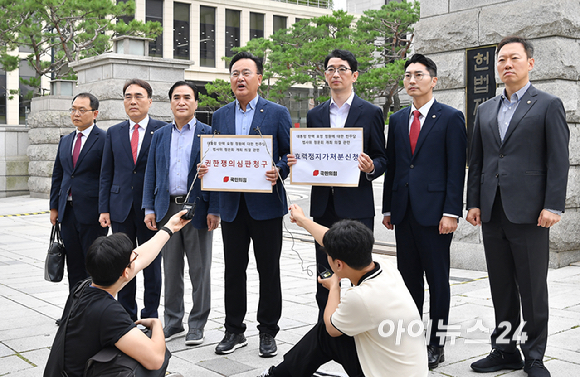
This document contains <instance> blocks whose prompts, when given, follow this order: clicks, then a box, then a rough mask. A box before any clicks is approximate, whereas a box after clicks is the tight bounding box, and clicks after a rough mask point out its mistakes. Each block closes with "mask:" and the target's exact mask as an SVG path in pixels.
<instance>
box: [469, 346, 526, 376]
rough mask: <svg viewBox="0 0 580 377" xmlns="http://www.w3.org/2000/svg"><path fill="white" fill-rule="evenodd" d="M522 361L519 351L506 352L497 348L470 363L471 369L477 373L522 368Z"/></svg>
mask: <svg viewBox="0 0 580 377" xmlns="http://www.w3.org/2000/svg"><path fill="white" fill-rule="evenodd" d="M523 366H524V362H523V361H522V356H521V354H520V351H519V350H518V349H517V348H516V352H513V353H507V352H502V351H500V350H498V349H493V350H491V353H490V354H489V355H487V356H486V357H484V358H483V359H481V360H478V361H476V362H474V363H472V364H471V369H473V370H474V371H476V372H479V373H488V372H497V371H498V370H502V369H522V367H523Z"/></svg>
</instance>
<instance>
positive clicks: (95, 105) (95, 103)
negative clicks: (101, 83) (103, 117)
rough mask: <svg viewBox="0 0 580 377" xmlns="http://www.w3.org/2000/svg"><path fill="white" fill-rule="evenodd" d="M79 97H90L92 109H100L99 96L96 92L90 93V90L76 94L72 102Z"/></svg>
mask: <svg viewBox="0 0 580 377" xmlns="http://www.w3.org/2000/svg"><path fill="white" fill-rule="evenodd" d="M77 98H88V99H89V103H90V105H91V110H99V99H98V98H97V97H95V95H94V94H91V93H88V92H82V93H79V94H77V95H76V96H74V98H73V99H72V102H71V104H72V103H73V102H74V101H75V99H77Z"/></svg>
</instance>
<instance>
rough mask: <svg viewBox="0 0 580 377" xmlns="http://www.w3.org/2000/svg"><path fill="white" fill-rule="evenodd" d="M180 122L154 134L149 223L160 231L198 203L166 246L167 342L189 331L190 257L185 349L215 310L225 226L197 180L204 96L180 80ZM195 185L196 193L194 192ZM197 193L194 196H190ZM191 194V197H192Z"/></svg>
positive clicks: (175, 91)
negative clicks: (216, 235) (215, 260)
mask: <svg viewBox="0 0 580 377" xmlns="http://www.w3.org/2000/svg"><path fill="white" fill-rule="evenodd" d="M169 98H170V99H171V111H172V112H173V117H174V121H173V122H172V123H171V124H168V125H167V126H165V127H162V128H161V129H159V130H158V131H157V132H155V133H154V134H153V139H152V140H151V147H150V149H149V158H148V159H147V169H146V171H145V183H144V187H143V204H142V208H143V209H145V224H146V225H147V228H149V229H150V230H152V231H156V230H157V229H158V228H160V227H162V226H163V225H164V224H165V223H166V222H167V221H168V220H169V219H170V218H171V216H172V215H173V214H175V213H176V212H179V211H180V210H181V209H182V208H183V204H184V203H185V202H186V199H187V202H189V203H195V215H194V217H193V220H192V221H191V224H188V225H186V226H185V227H184V228H183V229H182V230H181V231H180V232H179V234H176V235H175V236H173V237H171V240H169V242H168V243H167V244H166V245H165V246H164V247H163V250H162V251H161V253H162V255H163V272H164V275H165V281H164V284H165V290H164V291H165V294H164V297H165V313H164V319H165V327H164V329H163V332H164V333H165V339H166V340H170V339H172V338H173V337H176V336H178V335H181V334H183V333H184V332H185V330H184V328H183V323H182V321H183V316H184V314H185V306H184V301H183V294H184V282H183V276H184V275H183V270H184V263H185V262H184V258H185V257H187V263H188V266H189V279H190V281H191V286H192V297H193V307H192V308H191V311H190V312H189V318H188V326H189V331H188V333H187V335H186V336H185V345H188V346H190V345H197V344H201V343H203V340H204V328H205V324H206V322H207V318H208V316H209V312H210V309H211V297H210V293H211V281H210V269H211V251H212V237H213V232H212V231H213V230H214V229H215V228H217V226H218V224H219V217H218V216H216V215H212V214H208V209H209V213H213V214H217V213H218V209H217V208H209V205H210V193H209V192H206V191H204V192H202V191H201V185H200V181H199V180H195V184H193V183H194V179H195V178H196V172H197V164H198V163H199V160H200V156H199V155H200V154H199V147H200V135H203V134H209V133H210V132H211V129H210V127H209V126H208V125H206V124H204V123H202V122H200V121H198V120H197V119H196V118H195V110H196V109H197V103H198V100H199V94H198V93H197V90H196V88H195V86H194V85H193V84H191V83H188V82H185V81H178V82H176V83H175V84H173V86H172V87H171V89H169ZM192 184H193V188H192ZM190 191H191V192H190ZM188 193H189V196H188Z"/></svg>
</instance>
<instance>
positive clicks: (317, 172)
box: [312, 170, 320, 177]
mask: <svg viewBox="0 0 580 377" xmlns="http://www.w3.org/2000/svg"><path fill="white" fill-rule="evenodd" d="M319 173H320V172H319V171H318V170H315V171H313V172H312V175H313V176H315V177H316V176H317V175H318V174H319Z"/></svg>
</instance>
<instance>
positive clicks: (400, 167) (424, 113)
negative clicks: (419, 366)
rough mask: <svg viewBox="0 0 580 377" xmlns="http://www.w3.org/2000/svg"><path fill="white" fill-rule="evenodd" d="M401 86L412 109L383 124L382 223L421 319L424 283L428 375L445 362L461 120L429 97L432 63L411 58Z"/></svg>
mask: <svg viewBox="0 0 580 377" xmlns="http://www.w3.org/2000/svg"><path fill="white" fill-rule="evenodd" d="M404 84H405V89H406V90H407V93H408V94H409V96H411V97H412V98H413V104H412V105H411V106H410V107H406V108H404V109H402V110H400V111H397V112H396V113H395V114H393V115H392V116H391V118H390V120H389V131H388V132H389V134H388V138H387V161H388V163H387V172H386V174H385V185H384V190H383V214H384V219H383V224H384V225H385V227H387V229H393V228H394V229H395V238H396V242H397V267H398V268H399V271H401V275H402V276H403V279H404V280H405V284H406V285H407V288H409V292H410V293H411V296H413V299H414V300H415V304H416V305H417V308H418V309H419V314H421V315H422V314H423V300H424V292H425V288H424V277H423V276H424V275H425V276H426V278H427V283H428V284H429V319H430V324H431V326H429V328H430V333H429V334H427V350H428V355H429V367H430V368H435V367H437V366H438V365H439V363H440V362H442V361H445V355H444V352H443V346H444V344H445V329H446V326H447V321H448V317H449V302H450V297H451V293H450V289H449V267H450V266H449V259H450V257H449V248H450V246H451V239H452V238H453V232H454V231H455V230H456V229H457V221H458V218H459V217H461V215H462V213H463V208H462V207H463V184H464V178H465V159H466V153H467V134H466V131H465V120H464V117H463V114H462V113H461V112H460V111H458V110H457V109H454V108H452V107H450V106H447V105H444V104H442V103H439V102H437V101H435V99H434V98H433V88H434V87H435V85H436V84H437V66H436V65H435V62H433V60H431V59H429V58H427V57H425V56H423V55H421V54H415V55H413V56H412V57H411V58H410V59H409V60H407V62H406V63H405V77H404Z"/></svg>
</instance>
